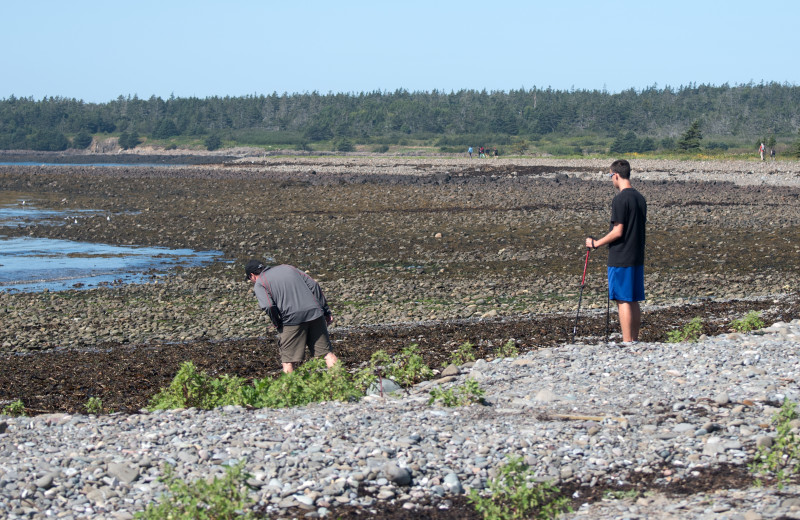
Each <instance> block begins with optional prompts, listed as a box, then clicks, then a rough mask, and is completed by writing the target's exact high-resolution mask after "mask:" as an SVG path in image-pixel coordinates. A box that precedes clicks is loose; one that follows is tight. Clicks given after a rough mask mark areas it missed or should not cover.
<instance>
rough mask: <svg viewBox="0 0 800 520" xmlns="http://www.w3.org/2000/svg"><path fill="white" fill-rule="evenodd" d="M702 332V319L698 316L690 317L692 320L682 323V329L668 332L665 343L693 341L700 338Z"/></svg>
mask: <svg viewBox="0 0 800 520" xmlns="http://www.w3.org/2000/svg"><path fill="white" fill-rule="evenodd" d="M702 333H703V320H702V318H700V317H699V316H698V317H695V318H692V321H690V322H689V323H687V324H686V325H684V326H683V328H682V329H679V330H672V331H670V332H668V333H667V343H682V342H684V341H686V342H690V343H693V342H695V341H697V340H698V339H699V338H700V335H701V334H702Z"/></svg>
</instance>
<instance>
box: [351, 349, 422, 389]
mask: <svg viewBox="0 0 800 520" xmlns="http://www.w3.org/2000/svg"><path fill="white" fill-rule="evenodd" d="M369 367H370V368H369V373H371V374H375V376H376V377H373V378H372V379H371V380H369V381H368V382H367V386H368V385H369V384H371V383H372V382H373V381H374V380H375V379H377V374H380V375H381V376H383V377H388V378H389V379H391V380H392V381H394V382H396V383H397V384H398V385H400V386H402V387H409V386H412V385H414V384H416V383H419V382H420V381H425V380H428V379H430V378H431V377H433V370H431V369H430V367H428V365H426V364H425V363H424V362H423V360H422V356H421V355H420V353H419V345H417V344H416V343H412V344H411V345H409V346H408V347H406V348H404V349H403V350H401V351H400V353H399V354H395V355H394V356H390V355H389V354H388V353H387V352H386V351H385V350H379V351H377V352H375V353H374V354H372V357H371V358H370V361H369ZM365 388H366V387H365Z"/></svg>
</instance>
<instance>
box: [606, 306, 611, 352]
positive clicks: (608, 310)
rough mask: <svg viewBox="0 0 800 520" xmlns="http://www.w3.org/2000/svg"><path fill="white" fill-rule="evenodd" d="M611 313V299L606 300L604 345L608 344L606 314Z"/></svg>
mask: <svg viewBox="0 0 800 520" xmlns="http://www.w3.org/2000/svg"><path fill="white" fill-rule="evenodd" d="M609 312H611V298H606V343H608V314H609Z"/></svg>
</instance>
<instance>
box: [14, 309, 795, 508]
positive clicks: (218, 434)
mask: <svg viewBox="0 0 800 520" xmlns="http://www.w3.org/2000/svg"><path fill="white" fill-rule="evenodd" d="M798 347H800V320H794V321H793V322H792V323H790V324H787V323H783V322H778V323H775V324H773V325H772V326H771V327H768V328H766V329H762V330H760V331H758V332H757V333H755V334H726V335H721V336H716V337H712V338H708V339H706V340H704V341H702V342H699V343H680V344H665V343H639V344H637V345H634V346H632V347H622V346H619V345H616V344H613V343H612V344H600V345H587V344H565V345H563V346H561V347H556V348H551V349H544V350H540V351H536V352H530V353H528V354H525V355H522V356H520V357H517V358H507V359H497V360H495V361H493V362H486V361H484V360H478V361H476V362H474V363H469V364H466V365H462V366H461V367H459V369H458V370H454V371H453V374H452V375H449V376H447V377H443V378H441V379H438V380H434V381H427V382H424V383H421V384H419V385H417V386H415V387H413V388H412V389H411V390H410V391H408V392H405V393H401V394H400V395H397V396H393V397H379V396H373V397H367V398H364V399H363V400H362V401H361V402H359V403H321V404H317V405H312V406H307V407H300V408H295V409H290V410H269V409H264V410H244V409H240V408H237V407H225V408H223V409H219V410H215V411H209V412H204V411H198V410H195V409H188V410H176V411H169V412H155V413H142V414H136V415H127V414H112V415H107V416H100V417H94V416H88V417H87V416H80V415H74V416H73V415H67V414H49V415H40V416H37V417H34V418H4V419H3V420H2V422H0V430H2V431H3V432H4V433H2V434H0V440H2V444H0V446H2V448H0V496H3V500H2V501H0V511H2V513H3V515H4V516H6V517H8V518H46V517H49V516H53V515H56V514H58V515H59V517H61V518H77V517H94V518H130V517H131V513H133V512H135V511H137V510H140V509H142V508H144V506H145V505H146V504H147V503H148V502H150V501H151V500H153V499H154V497H155V496H157V495H158V493H159V492H161V491H163V490H164V487H163V484H162V483H160V482H159V481H158V480H157V479H158V476H159V475H160V474H161V468H160V465H161V464H162V463H165V462H166V463H169V464H172V465H174V466H175V470H176V474H177V475H178V476H180V477H181V478H184V479H186V480H194V479H199V478H206V477H208V476H210V475H219V474H221V472H222V467H224V466H225V465H229V464H235V463H236V462H237V461H240V460H245V461H246V468H247V470H248V471H249V472H250V473H251V474H252V475H253V478H252V479H251V480H250V484H251V485H253V486H254V488H255V490H254V491H253V492H252V496H253V500H254V501H256V502H257V503H258V504H259V508H260V510H261V511H262V512H265V513H267V514H269V515H272V516H273V517H286V516H295V517H302V516H309V515H310V516H319V515H329V514H331V513H332V514H333V515H334V517H335V515H336V514H337V507H345V506H347V507H357V508H359V509H360V510H362V511H364V512H365V513H366V514H369V512H370V511H371V508H373V507H375V506H376V503H389V504H395V505H396V506H397V507H398V508H399V509H402V510H408V511H412V512H413V511H417V510H418V514H426V513H425V512H426V511H428V512H430V511H431V509H435V510H437V511H447V510H448V508H450V507H453V501H452V498H451V497H452V496H454V495H455V496H460V495H462V494H463V493H465V492H468V491H469V490H470V489H477V490H481V489H483V488H484V486H485V485H486V482H487V479H490V478H492V477H493V476H494V475H496V471H497V468H498V466H499V465H501V464H502V463H503V462H504V461H505V460H506V458H507V457H508V456H521V457H524V459H525V461H526V462H527V463H528V464H530V466H531V468H533V470H534V472H535V475H536V477H537V478H539V479H542V480H553V481H556V482H560V483H561V485H562V486H565V487H566V486H569V485H570V484H577V485H576V486H573V487H572V489H575V491H574V492H573V498H574V499H575V501H574V503H575V504H576V506H577V510H576V512H575V513H573V514H570V515H566V517H567V518H573V517H574V518H602V519H605V518H608V519H611V518H749V519H756V518H792V517H793V516H791V515H795V514H797V513H800V510H798V507H800V500H798V499H797V498H796V496H797V490H798V488H797V487H796V486H795V485H789V486H788V487H787V488H784V489H783V490H782V491H780V492H779V491H778V490H777V489H776V488H774V487H755V486H752V482H750V484H751V486H750V487H745V488H743V489H718V488H715V487H709V488H708V489H707V490H706V491H704V492H701V493H694V494H691V495H687V496H683V497H681V498H680V499H679V500H676V499H674V498H671V497H669V496H667V495H664V494H662V493H659V492H658V489H659V487H666V486H667V485H668V484H669V483H670V482H674V481H687V482H691V481H692V479H693V478H697V477H698V476H699V475H701V473H702V472H703V470H705V469H707V468H709V467H718V468H721V467H724V468H726V469H725V470H724V472H731V471H732V470H731V469H730V468H731V467H733V468H736V467H743V466H744V465H746V464H747V463H748V462H749V461H750V460H751V459H752V457H753V455H754V453H755V450H756V447H757V446H759V445H769V444H770V442H771V441H772V440H773V437H774V435H775V433H774V431H773V430H772V428H771V418H772V416H773V415H774V414H775V413H776V412H777V411H778V408H777V406H779V405H780V403H781V402H782V401H783V399H790V400H793V401H797V400H798V398H799V397H800V390H799V389H798V387H797V382H796V381H797V377H798V368H800V357H798V352H800V350H798ZM467 378H472V379H474V380H476V381H478V382H479V383H480V385H481V387H482V388H483V389H484V390H485V391H486V401H487V405H477V404H476V405H472V406H468V407H458V408H444V407H441V406H439V405H435V404H434V405H433V406H431V405H429V404H428V397H429V390H430V389H431V388H433V387H435V386H439V387H442V388H448V387H452V386H454V385H460V384H463V383H464V382H465V380H466V379H467ZM720 471H721V470H720ZM724 472H723V473H724ZM643 476H644V477H646V480H648V486H647V488H646V489H647V491H648V492H647V493H644V492H643V491H642V490H639V489H638V488H637V486H636V482H640V481H641V480H642V478H643ZM720 477H721V476H720ZM707 478H710V480H712V481H713V480H714V477H713V476H712V477H707ZM720 481H721V482H722V480H720ZM706 485H708V483H706ZM712 485H713V483H712ZM598 486H600V487H602V488H603V489H604V490H606V495H605V496H606V498H605V499H603V500H600V501H597V500H595V501H592V502H587V503H585V504H582V503H581V500H580V498H581V496H583V495H590V494H591V490H592V488H595V487H598ZM615 491H616V494H613V493H614V492H615ZM609 493H611V494H609ZM431 504H432V505H431ZM451 513H455V511H451ZM375 514H377V513H375ZM423 517H424V516H423ZM457 517H459V516H451V518H457Z"/></svg>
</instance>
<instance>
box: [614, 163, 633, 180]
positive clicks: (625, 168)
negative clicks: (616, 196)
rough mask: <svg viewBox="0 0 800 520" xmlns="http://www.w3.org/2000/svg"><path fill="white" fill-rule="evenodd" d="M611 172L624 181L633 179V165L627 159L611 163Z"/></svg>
mask: <svg viewBox="0 0 800 520" xmlns="http://www.w3.org/2000/svg"><path fill="white" fill-rule="evenodd" d="M611 171H612V172H614V173H616V174H617V175H619V176H620V177H622V178H623V179H630V178H631V163H629V162H628V161H626V160H625V159H617V160H616V161H614V162H613V163H611Z"/></svg>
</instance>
